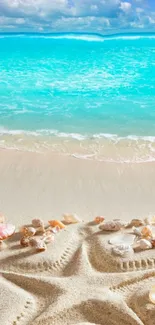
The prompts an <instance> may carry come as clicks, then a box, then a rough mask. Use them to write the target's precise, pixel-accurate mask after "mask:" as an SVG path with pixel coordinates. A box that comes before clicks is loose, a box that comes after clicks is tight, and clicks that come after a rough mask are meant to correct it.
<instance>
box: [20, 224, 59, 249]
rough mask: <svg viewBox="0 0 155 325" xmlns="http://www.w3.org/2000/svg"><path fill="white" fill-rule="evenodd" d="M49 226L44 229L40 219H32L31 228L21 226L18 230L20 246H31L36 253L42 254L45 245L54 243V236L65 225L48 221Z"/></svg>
mask: <svg viewBox="0 0 155 325" xmlns="http://www.w3.org/2000/svg"><path fill="white" fill-rule="evenodd" d="M48 223H49V226H48V227H47V228H45V225H44V222H43V220H41V219H33V220H32V226H30V227H29V226H23V227H22V228H21V229H20V233H21V239H20V244H21V246H23V247H28V246H31V247H33V248H35V249H36V251H37V252H43V251H45V250H46V249H47V244H49V243H52V242H53V241H54V235H55V234H56V233H57V232H59V231H60V229H63V228H64V227H65V225H64V224H63V223H62V222H60V221H57V220H50V221H49V222H48Z"/></svg>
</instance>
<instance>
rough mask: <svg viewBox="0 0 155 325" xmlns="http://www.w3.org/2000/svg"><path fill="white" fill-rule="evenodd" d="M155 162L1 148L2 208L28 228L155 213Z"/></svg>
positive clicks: (0, 186)
mask: <svg viewBox="0 0 155 325" xmlns="http://www.w3.org/2000/svg"><path fill="white" fill-rule="evenodd" d="M154 169H155V163H151V162H150V163H142V164H116V163H104V162H97V161H91V160H84V159H76V158H73V157H67V156H62V155H53V154H50V153H47V154H39V153H31V152H20V151H16V150H0V180H1V182H0V209H1V212H2V213H4V214H5V215H6V216H7V217H8V219H9V220H11V221H12V222H13V223H16V224H23V222H27V221H29V220H31V219H32V217H34V216H38V217H41V218H43V219H45V220H47V219H49V218H52V217H53V216H55V217H57V218H60V217H61V216H62V214H63V213H66V212H69V213H77V214H78V215H79V216H80V217H81V218H82V219H84V220H87V221H89V220H92V219H93V218H94V217H95V216H96V215H104V216H106V217H107V218H108V219H109V218H110V219H112V218H114V217H118V218H123V219H124V220H125V219H129V218H130V219H131V218H132V217H136V216H139V217H145V216H146V215H148V214H154V211H155V201H154V190H155V173H154Z"/></svg>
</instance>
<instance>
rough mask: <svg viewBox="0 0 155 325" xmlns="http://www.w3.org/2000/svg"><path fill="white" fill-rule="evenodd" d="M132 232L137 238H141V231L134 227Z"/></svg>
mask: <svg viewBox="0 0 155 325" xmlns="http://www.w3.org/2000/svg"><path fill="white" fill-rule="evenodd" d="M132 230H133V233H134V234H135V235H136V236H138V237H141V231H140V229H139V228H136V227H132Z"/></svg>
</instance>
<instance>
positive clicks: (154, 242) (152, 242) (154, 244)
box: [151, 239, 155, 248]
mask: <svg viewBox="0 0 155 325" xmlns="http://www.w3.org/2000/svg"><path fill="white" fill-rule="evenodd" d="M151 244H152V248H155V239H152V240H151Z"/></svg>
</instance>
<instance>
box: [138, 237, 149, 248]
mask: <svg viewBox="0 0 155 325" xmlns="http://www.w3.org/2000/svg"><path fill="white" fill-rule="evenodd" d="M138 245H139V247H140V248H141V249H142V250H145V249H150V248H152V244H151V242H150V241H149V240H147V239H141V240H139V242H138Z"/></svg>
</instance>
